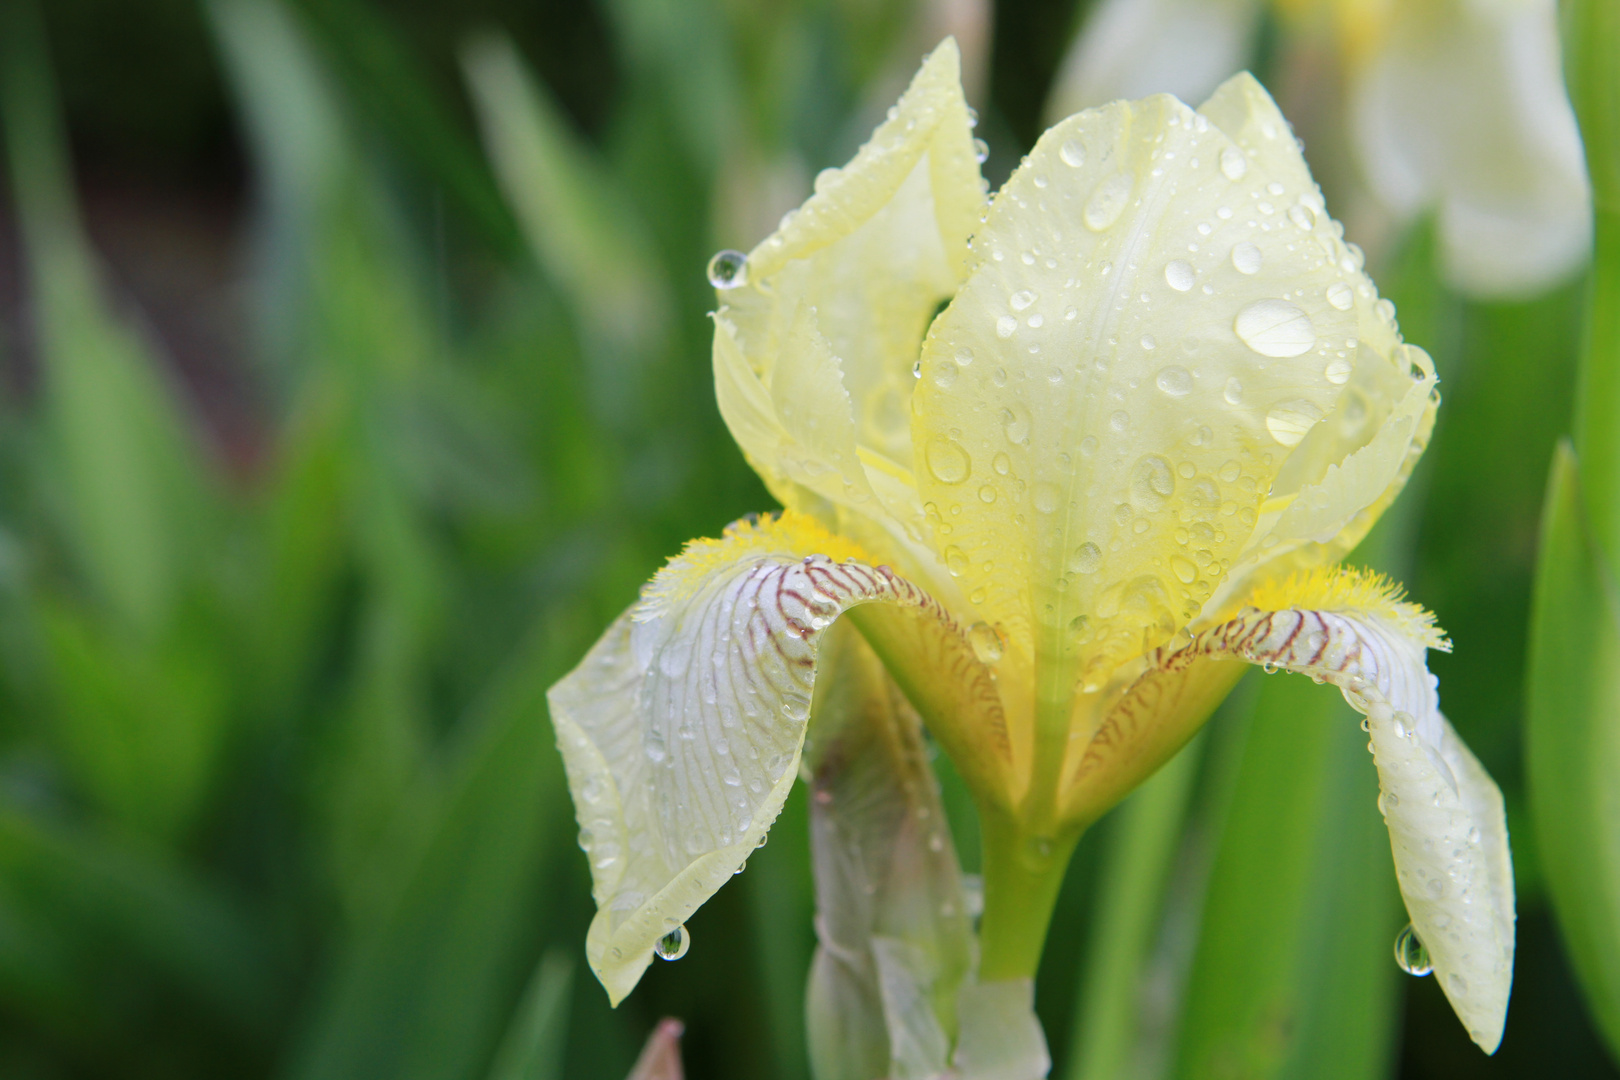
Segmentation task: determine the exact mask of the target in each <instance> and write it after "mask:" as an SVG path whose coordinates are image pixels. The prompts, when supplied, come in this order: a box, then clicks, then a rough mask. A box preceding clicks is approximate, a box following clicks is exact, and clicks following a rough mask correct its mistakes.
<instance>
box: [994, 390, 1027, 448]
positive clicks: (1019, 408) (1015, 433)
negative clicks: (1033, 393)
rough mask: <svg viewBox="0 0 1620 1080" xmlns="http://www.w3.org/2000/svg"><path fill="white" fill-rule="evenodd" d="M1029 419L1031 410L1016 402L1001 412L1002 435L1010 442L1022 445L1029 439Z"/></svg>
mask: <svg viewBox="0 0 1620 1080" xmlns="http://www.w3.org/2000/svg"><path fill="white" fill-rule="evenodd" d="M1029 419H1030V418H1029V410H1028V409H1027V408H1025V407H1024V405H1023V403H1022V402H1018V401H1015V402H1013V403H1012V404H1010V405H1008V406H1007V407H1006V408H1004V409H1002V410H1001V433H1002V434H1003V435H1005V436H1007V441H1008V442H1010V443H1012V444H1013V445H1015V446H1017V445H1021V444H1022V443H1024V442H1025V441H1026V440H1028V439H1029Z"/></svg>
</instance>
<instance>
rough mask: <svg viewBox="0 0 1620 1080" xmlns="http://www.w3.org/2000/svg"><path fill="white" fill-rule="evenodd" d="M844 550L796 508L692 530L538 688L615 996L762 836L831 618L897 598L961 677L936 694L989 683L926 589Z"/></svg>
mask: <svg viewBox="0 0 1620 1080" xmlns="http://www.w3.org/2000/svg"><path fill="white" fill-rule="evenodd" d="M853 550H854V549H853V548H851V546H850V545H849V544H848V542H847V541H843V540H840V539H839V538H837V537H835V536H832V535H830V534H827V533H826V532H824V531H823V530H821V529H820V528H819V527H818V526H816V525H815V524H814V522H813V521H810V520H809V519H806V518H804V517H802V516H799V515H793V514H788V515H784V516H783V517H782V518H780V519H766V520H764V521H762V522H760V523H758V524H750V523H741V524H739V525H737V526H734V527H733V528H732V529H730V530H728V533H727V535H726V537H725V538H724V539H723V540H718V541H699V542H696V543H694V544H692V545H690V546H689V547H688V549H687V550H686V551H685V552H683V553H682V555H680V556H678V557H677V558H676V559H674V560H672V561H671V563H670V565H669V566H668V567H666V568H665V569H664V570H663V571H661V572H660V573H659V574H658V576H657V577H655V578H654V579H653V581H652V582H651V584H650V585H649V586H648V587H647V588H646V589H645V590H644V593H643V597H642V599H641V601H640V602H639V603H638V604H636V605H635V606H634V607H632V608H631V609H630V610H629V611H628V612H626V613H625V614H624V615H623V616H621V617H620V618H619V619H618V620H617V621H616V622H615V623H614V624H613V625H612V626H611V627H610V628H609V629H608V631H607V633H606V634H605V635H603V637H602V639H601V640H600V641H599V642H598V643H597V644H596V646H595V647H594V648H593V649H592V650H591V652H590V653H589V654H588V655H587V656H586V657H585V659H584V661H583V662H581V664H580V665H579V667H578V668H576V669H575V670H574V671H573V672H572V673H570V674H569V675H568V676H567V677H565V678H564V679H563V680H562V681H561V682H559V683H558V684H557V685H556V686H555V687H553V688H552V690H551V692H550V694H549V699H550V703H551V712H552V721H553V723H554V724H555V726H556V730H557V740H558V744H559V746H560V748H561V750H562V754H563V760H564V763H565V765H566V766H567V770H568V780H569V787H570V789H571V791H572V794H573V797H574V805H575V808H576V811H577V813H578V816H579V822H580V829H581V832H580V843H581V846H582V847H584V848H585V851H586V854H587V857H588V858H589V860H590V865H591V877H592V882H593V886H594V888H593V893H594V897H595V900H596V903H597V909H598V910H597V914H596V918H595V919H594V920H593V921H592V923H591V929H590V933H589V935H588V936H587V938H586V955H587V957H588V959H589V961H590V963H591V967H592V968H593V970H595V972H596V974H597V976H598V978H600V979H601V981H602V983H603V985H604V986H605V987H606V988H607V991H608V994H609V997H610V998H611V999H612V1000H613V1001H614V1002H615V1003H617V1002H618V1001H619V1000H620V999H621V998H623V997H624V995H625V994H627V993H629V992H630V990H631V989H632V988H633V987H634V986H635V984H636V982H637V981H638V980H639V979H640V977H641V973H642V971H643V970H645V968H646V966H647V964H648V963H649V962H650V961H651V959H652V956H653V949H654V946H655V944H656V943H657V942H658V940H659V939H660V938H662V937H663V936H665V935H666V934H668V933H670V932H671V931H673V930H674V929H675V928H677V927H679V926H680V925H681V924H682V923H683V922H684V921H685V920H686V919H687V917H689V916H690V915H691V914H692V912H693V911H695V910H696V909H697V908H698V906H699V905H701V904H702V903H703V902H704V901H705V900H707V899H708V898H709V897H710V896H711V895H713V894H714V892H715V890H717V889H718V888H719V887H720V886H721V885H722V884H724V883H725V882H726V881H727V880H728V879H729V878H730V877H731V875H732V874H733V873H735V872H736V871H737V870H738V869H739V868H740V867H741V866H742V865H743V863H744V861H745V860H746V859H747V858H748V855H749V853H750V852H751V851H752V850H753V849H754V848H755V847H757V846H758V845H759V844H760V843H762V842H763V841H764V838H765V834H766V832H767V830H768V829H769V828H770V825H771V823H772V822H773V821H774V820H775V818H776V816H777V814H778V813H779V812H780V811H781V808H782V803H783V801H784V800H785V799H786V798H787V793H788V791H789V789H790V788H791V787H792V785H793V781H794V779H795V777H796V776H797V773H798V766H799V757H800V753H801V750H802V747H803V744H804V737H805V725H806V721H807V719H808V717H809V714H810V708H811V695H812V693H813V691H814V687H815V681H816V669H817V654H818V650H819V648H820V645H821V641H822V638H823V635H824V633H825V631H826V629H827V628H828V627H829V626H830V625H831V624H832V622H833V621H834V620H835V619H836V618H838V616H839V615H840V614H842V613H843V612H844V611H846V610H848V609H849V608H851V607H855V606H858V605H863V604H872V603H877V604H882V605H884V606H887V607H892V608H900V609H905V610H907V611H910V612H911V613H913V615H914V617H915V618H914V621H915V622H917V623H919V624H921V625H923V626H925V627H928V628H931V629H930V630H929V631H926V632H928V633H931V634H932V647H933V649H932V651H933V653H934V654H935V656H936V658H937V659H938V661H939V662H940V664H941V665H942V666H944V667H945V668H946V669H954V670H955V671H956V672H957V674H958V675H959V678H958V679H956V680H953V681H952V683H951V685H950V686H949V687H947V688H946V690H945V691H943V692H948V693H958V692H960V693H972V692H974V690H975V687H976V686H982V685H983V684H987V683H988V681H989V680H988V676H987V675H986V674H985V672H984V671H983V669H982V667H980V668H979V669H978V670H977V672H976V673H975V672H973V671H972V670H969V669H972V668H973V667H974V666H975V662H974V661H973V660H972V654H971V650H970V646H969V645H968V643H967V641H966V639H965V637H964V636H963V633H962V631H961V630H960V629H959V628H958V627H957V626H956V625H955V623H954V622H952V621H951V619H950V618H949V616H948V615H946V614H945V613H944V611H943V609H941V608H940V607H939V606H938V604H937V603H936V602H935V601H934V600H933V599H932V598H931V597H929V596H928V594H927V593H925V592H923V591H922V590H921V589H919V588H918V587H917V586H915V585H913V584H912V583H911V582H909V581H907V580H906V579H904V578H902V577H900V576H899V575H897V574H895V573H894V572H893V571H892V570H890V569H889V568H888V567H882V566H880V567H873V566H871V565H868V564H866V563H864V562H860V561H858V560H856V559H855V558H853V557H847V558H846V557H845V556H850V555H852V554H853ZM835 558H843V559H844V561H834V560H835ZM914 632H917V633H923V632H924V631H914ZM992 693H993V691H992Z"/></svg>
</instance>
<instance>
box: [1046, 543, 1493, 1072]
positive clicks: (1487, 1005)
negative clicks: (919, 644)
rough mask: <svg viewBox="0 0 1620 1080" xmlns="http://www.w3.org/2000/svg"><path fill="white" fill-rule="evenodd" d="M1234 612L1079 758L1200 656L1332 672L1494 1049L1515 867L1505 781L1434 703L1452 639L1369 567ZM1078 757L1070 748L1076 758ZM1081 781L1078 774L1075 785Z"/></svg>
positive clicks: (1468, 1017)
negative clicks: (1436, 665)
mask: <svg viewBox="0 0 1620 1080" xmlns="http://www.w3.org/2000/svg"><path fill="white" fill-rule="evenodd" d="M1252 602H1253V605H1254V606H1252V607H1249V608H1247V609H1245V610H1244V611H1243V612H1242V613H1241V614H1239V615H1238V617H1237V618H1235V619H1232V620H1230V621H1228V622H1225V623H1222V624H1221V625H1219V626H1216V627H1212V628H1211V629H1209V630H1207V631H1205V632H1203V633H1201V634H1199V635H1197V636H1196V637H1194V638H1193V639H1192V640H1191V641H1190V642H1189V643H1187V644H1185V645H1182V646H1179V647H1176V648H1172V649H1163V650H1159V651H1158V652H1156V653H1155V654H1154V655H1153V656H1152V657H1150V662H1151V666H1150V669H1149V671H1148V673H1147V674H1145V675H1144V676H1143V677H1142V679H1141V680H1140V681H1139V683H1138V685H1137V687H1135V688H1133V690H1132V693H1131V694H1130V695H1127V697H1126V699H1125V701H1124V702H1122V703H1121V705H1120V706H1119V707H1118V708H1116V709H1115V711H1114V713H1113V714H1111V715H1110V717H1109V720H1108V721H1107V722H1106V723H1105V725H1104V727H1105V731H1108V732H1109V733H1110V735H1111V736H1112V737H1111V738H1106V739H1100V740H1096V741H1094V743H1093V746H1092V747H1091V748H1090V749H1089V750H1088V752H1087V757H1088V759H1095V757H1096V756H1097V755H1100V754H1105V753H1107V752H1108V751H1109V749H1110V748H1111V747H1113V746H1117V745H1120V744H1123V743H1126V742H1128V740H1129V736H1128V733H1127V732H1125V731H1124V729H1125V728H1127V727H1129V726H1130V725H1131V724H1132V722H1133V718H1134V717H1135V716H1136V715H1137V714H1138V713H1139V712H1140V711H1141V710H1140V707H1139V703H1138V702H1136V701H1134V700H1133V699H1134V698H1136V697H1137V696H1138V695H1146V696H1148V697H1152V696H1155V695H1158V694H1162V693H1163V692H1164V687H1165V686H1167V685H1173V684H1174V683H1175V681H1176V680H1177V679H1178V678H1179V677H1181V676H1182V675H1183V674H1184V673H1186V672H1188V671H1193V670H1196V669H1197V668H1198V667H1199V666H1200V665H1201V664H1204V663H1207V662H1208V661H1209V660H1210V659H1217V660H1226V659H1240V660H1245V661H1248V662H1249V663H1253V664H1262V665H1264V666H1265V668H1266V670H1268V671H1276V670H1285V671H1294V672H1300V673H1303V674H1306V675H1310V676H1311V677H1313V678H1315V679H1317V680H1319V681H1322V682H1331V683H1333V684H1334V685H1335V686H1337V687H1339V688H1340V690H1342V691H1343V693H1344V696H1345V700H1347V701H1349V702H1350V704H1351V705H1352V706H1353V707H1354V708H1355V709H1356V710H1357V711H1358V712H1360V713H1362V714H1363V715H1365V716H1366V718H1367V721H1366V723H1365V725H1364V726H1365V727H1366V729H1367V731H1368V734H1369V735H1370V736H1371V741H1370V742H1369V743H1368V745H1367V748H1368V750H1370V751H1371V752H1372V755H1373V762H1374V764H1375V765H1376V766H1377V769H1378V780H1379V786H1380V788H1381V789H1382V794H1381V795H1380V796H1379V800H1378V806H1379V810H1380V811H1381V812H1382V813H1383V815H1384V821H1385V822H1386V823H1387V824H1388V826H1389V835H1390V846H1391V848H1392V849H1393V851H1394V856H1395V875H1396V879H1397V881H1398V882H1399V883H1400V889H1401V896H1402V898H1403V899H1404V900H1405V901H1406V910H1407V913H1408V914H1409V915H1410V916H1411V919H1412V926H1413V929H1414V930H1415V931H1416V932H1417V935H1418V937H1419V938H1420V939H1421V940H1422V942H1423V944H1424V945H1425V946H1426V947H1427V948H1428V951H1429V956H1430V958H1431V959H1432V961H1433V963H1434V974H1435V978H1436V979H1437V980H1438V981H1439V983H1440V988H1441V990H1442V991H1444V993H1445V995H1446V997H1447V999H1449V1000H1450V1002H1451V1005H1452V1008H1453V1009H1455V1010H1456V1013H1457V1016H1458V1018H1459V1019H1461V1020H1462V1022H1463V1025H1464V1026H1465V1027H1466V1028H1467V1029H1468V1033H1469V1035H1470V1037H1471V1038H1473V1040H1474V1041H1475V1042H1476V1043H1478V1044H1479V1045H1480V1047H1481V1048H1482V1049H1484V1050H1485V1051H1486V1052H1487V1053H1493V1052H1494V1051H1495V1050H1496V1047H1497V1046H1498V1044H1499V1043H1500V1042H1501V1039H1502V1026H1503V1023H1504V1021H1505V1019H1506V1016H1507V1002H1508V992H1509V989H1510V988H1511V985H1512V980H1513V926H1514V902H1513V868H1512V863H1511V857H1510V855H1509V852H1508V842H1507V820H1506V817H1505V816H1504V813H1503V806H1502V795H1501V792H1500V791H1498V790H1497V787H1496V785H1495V784H1494V783H1493V782H1492V781H1491V778H1490V776H1489V775H1487V774H1486V772H1485V770H1484V768H1483V767H1482V766H1481V765H1480V763H1479V761H1478V760H1477V759H1476V758H1475V757H1474V755H1473V754H1472V753H1470V752H1469V750H1468V748H1467V747H1466V746H1464V745H1463V742H1462V740H1461V739H1460V738H1458V736H1457V733H1456V732H1455V731H1454V730H1453V729H1452V727H1451V725H1450V724H1449V723H1448V722H1447V721H1446V718H1445V717H1444V716H1443V715H1441V713H1440V707H1439V696H1438V694H1437V693H1436V689H1435V679H1434V677H1433V676H1432V675H1430V674H1429V672H1428V669H1427V667H1426V665H1425V662H1424V653H1425V650H1426V649H1429V648H1449V645H1448V644H1447V643H1446V642H1445V641H1444V639H1443V638H1442V637H1441V636H1440V632H1439V631H1438V630H1437V629H1435V626H1434V621H1433V618H1432V617H1431V616H1430V615H1429V614H1428V613H1427V612H1425V611H1423V610H1422V609H1421V608H1419V607H1417V606H1416V605H1413V604H1407V603H1403V602H1401V601H1400V599H1399V595H1398V592H1397V591H1396V590H1395V589H1394V588H1393V587H1391V586H1390V585H1388V584H1387V583H1385V582H1383V581H1381V580H1380V579H1378V578H1377V577H1376V576H1372V575H1363V574H1358V573H1355V572H1353V571H1344V570H1339V571H1334V570H1332V569H1329V570H1324V571H1318V572H1317V573H1315V574H1311V575H1308V576H1304V577H1295V578H1291V579H1289V580H1288V581H1286V582H1284V583H1281V584H1280V585H1276V586H1272V587H1268V588H1265V589H1262V590H1259V591H1258V592H1257V593H1256V594H1255V595H1254V597H1253V599H1252ZM1087 765H1088V762H1086V761H1083V762H1081V765H1080V768H1081V769H1082V770H1083V769H1085V768H1086V767H1087ZM1077 787H1078V785H1077Z"/></svg>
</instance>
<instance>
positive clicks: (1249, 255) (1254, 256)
mask: <svg viewBox="0 0 1620 1080" xmlns="http://www.w3.org/2000/svg"><path fill="white" fill-rule="evenodd" d="M1232 266H1233V268H1234V269H1236V270H1237V272H1238V273H1240V274H1258V273H1259V272H1260V249H1259V248H1257V247H1255V246H1254V245H1253V244H1251V243H1249V242H1248V241H1247V240H1244V241H1243V242H1242V243H1238V244H1233V245H1232Z"/></svg>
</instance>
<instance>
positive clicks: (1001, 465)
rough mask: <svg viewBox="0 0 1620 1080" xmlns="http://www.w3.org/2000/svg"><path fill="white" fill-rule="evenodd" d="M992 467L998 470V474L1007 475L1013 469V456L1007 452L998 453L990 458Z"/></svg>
mask: <svg viewBox="0 0 1620 1080" xmlns="http://www.w3.org/2000/svg"><path fill="white" fill-rule="evenodd" d="M990 467H991V468H992V469H994V470H996V475H997V476H1006V475H1007V474H1008V473H1009V472H1011V471H1012V458H1010V457H1008V456H1007V455H1006V454H1003V453H998V454H996V456H995V457H993V458H991V459H990Z"/></svg>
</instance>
